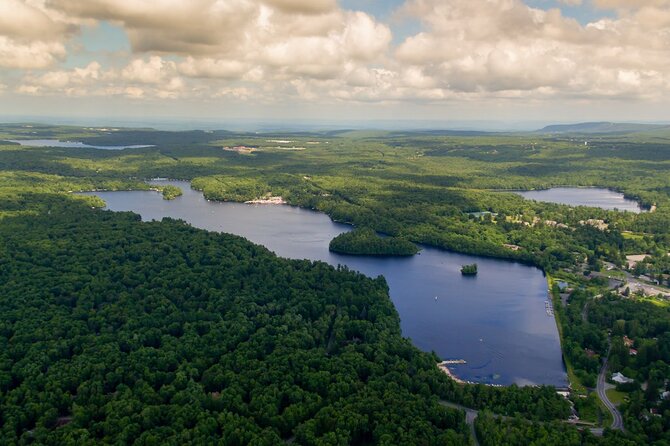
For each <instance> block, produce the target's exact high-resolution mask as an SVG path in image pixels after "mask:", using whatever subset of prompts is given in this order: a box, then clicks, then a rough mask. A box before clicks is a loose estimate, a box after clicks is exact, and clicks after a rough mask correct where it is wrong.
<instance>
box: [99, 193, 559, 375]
mask: <svg viewBox="0 0 670 446" xmlns="http://www.w3.org/2000/svg"><path fill="white" fill-rule="evenodd" d="M152 183H154V184H161V185H166V184H172V185H175V186H178V187H180V188H181V189H182V190H183V192H184V194H183V195H182V196H181V197H178V198H176V199H174V200H170V201H167V200H163V198H162V196H161V195H160V194H159V193H157V192H153V191H126V192H90V193H87V194H89V195H97V196H99V197H101V198H102V199H103V200H105V202H106V203H107V209H109V210H113V211H133V212H136V213H138V214H139V215H141V216H142V219H143V220H145V221H148V220H160V219H162V218H163V217H171V218H177V219H182V220H185V221H187V222H188V223H190V224H191V225H193V226H194V227H198V228H202V229H207V230H210V231H220V232H228V233H232V234H237V235H240V236H242V237H245V238H247V239H249V240H251V241H252V242H254V243H257V244H260V245H264V246H265V247H267V248H268V249H270V250H272V251H274V252H275V253H276V254H277V255H279V256H282V257H287V258H294V259H310V260H315V261H323V262H327V263H329V264H331V265H338V264H341V265H346V266H348V267H349V268H350V269H353V270H356V271H359V272H361V273H363V274H365V275H367V276H369V277H377V276H379V275H383V276H384V277H385V278H386V280H387V282H388V284H389V288H390V296H391V299H392V300H393V303H394V305H395V307H396V309H397V311H398V313H399V314H400V319H401V328H402V331H403V335H404V336H406V337H408V338H410V339H411V340H412V342H413V343H414V345H416V346H417V347H418V348H420V349H422V350H424V351H435V353H437V355H438V356H440V357H441V358H442V359H464V360H466V361H467V364H463V365H455V366H453V367H452V370H453V372H454V373H455V374H456V375H457V376H458V377H460V378H462V379H464V380H467V381H474V382H482V383H488V384H501V385H509V384H513V383H516V384H519V385H530V384H550V385H555V386H557V387H565V386H567V378H566V373H565V367H564V365H563V360H562V356H561V348H560V342H559V338H558V332H557V329H556V323H555V321H554V319H553V317H550V316H548V315H547V313H546V311H545V304H544V302H545V300H546V299H547V282H546V278H545V277H544V274H543V273H542V271H541V270H539V269H537V268H535V267H531V266H527V265H522V264H519V263H514V262H509V261H504V260H497V259H489V258H483V257H476V256H470V255H464V254H457V253H452V252H447V251H443V250H439V249H436V248H431V247H428V246H421V248H422V251H421V253H420V254H418V255H415V256H413V257H409V258H407V257H403V258H399V257H387V258H383V257H382V258H379V257H353V256H343V255H338V254H334V253H331V252H330V251H329V250H328V243H329V242H330V240H331V239H332V238H333V237H335V236H336V235H338V234H341V233H342V232H345V231H349V230H351V226H349V225H345V224H340V223H335V222H333V221H332V220H331V219H330V218H329V217H328V216H327V215H325V214H322V213H319V212H314V211H310V210H306V209H300V208H296V207H292V206H284V205H280V206H274V205H248V204H241V203H222V202H210V201H207V200H205V199H204V197H203V196H202V194H201V193H200V192H198V191H195V190H192V189H191V188H190V184H189V183H188V182H183V181H154V182H152ZM475 262H476V263H477V264H478V266H479V268H478V269H479V274H478V276H477V277H464V276H462V275H461V273H460V268H461V265H464V264H470V263H475Z"/></svg>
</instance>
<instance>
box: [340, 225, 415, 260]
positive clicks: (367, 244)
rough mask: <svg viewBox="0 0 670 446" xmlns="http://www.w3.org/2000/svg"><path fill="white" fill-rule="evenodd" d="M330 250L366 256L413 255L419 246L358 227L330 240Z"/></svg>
mask: <svg viewBox="0 0 670 446" xmlns="http://www.w3.org/2000/svg"><path fill="white" fill-rule="evenodd" d="M329 249H330V251H332V252H336V253H338V254H349V255H366V256H413V255H414V254H416V253H417V252H419V248H418V247H417V246H416V245H415V244H414V243H412V242H410V241H409V240H405V239H403V238H399V237H380V236H379V235H378V234H377V233H376V232H375V231H374V230H373V229H370V228H357V229H354V230H353V231H351V232H345V233H343V234H340V235H338V236H337V237H335V238H334V239H332V240H331V241H330V246H329Z"/></svg>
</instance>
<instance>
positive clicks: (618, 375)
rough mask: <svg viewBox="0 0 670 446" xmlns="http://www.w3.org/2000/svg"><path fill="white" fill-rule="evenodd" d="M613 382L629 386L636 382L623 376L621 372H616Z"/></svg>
mask: <svg viewBox="0 0 670 446" xmlns="http://www.w3.org/2000/svg"><path fill="white" fill-rule="evenodd" d="M612 381H614V382H615V383H617V384H627V383H632V382H633V381H634V380H633V379H630V378H626V377H625V376H623V374H622V373H621V372H616V373H615V374H614V375H612Z"/></svg>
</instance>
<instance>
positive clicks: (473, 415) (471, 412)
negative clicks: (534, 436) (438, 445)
mask: <svg viewBox="0 0 670 446" xmlns="http://www.w3.org/2000/svg"><path fill="white" fill-rule="evenodd" d="M440 404H442V405H443V406H445V407H449V408H451V409H458V410H462V411H463V412H465V422H466V423H467V424H468V426H470V434H471V435H472V439H473V442H474V445H475V446H479V440H478V439H477V432H475V420H476V419H477V416H478V415H479V411H478V410H475V409H471V408H469V407H465V406H461V405H460V404H455V403H450V402H448V401H444V400H441V401H440ZM615 410H616V409H615ZM492 415H493V417H494V418H499V419H502V420H510V417H507V416H505V415H498V414H492ZM528 422H529V423H531V422H532V421H531V420H528ZM565 422H566V423H567V422H568V421H565ZM539 423H544V422H543V421H539ZM575 427H576V428H577V429H588V430H589V431H590V432H591V433H592V434H593V435H596V436H599V437H602V435H603V429H602V428H601V427H580V426H576V425H575ZM622 428H623V424H622Z"/></svg>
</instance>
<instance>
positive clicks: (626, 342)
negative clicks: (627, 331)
mask: <svg viewBox="0 0 670 446" xmlns="http://www.w3.org/2000/svg"><path fill="white" fill-rule="evenodd" d="M634 343H635V341H633V340H632V339H631V338H629V337H628V336H626V335H624V336H623V345H625V346H626V347H632V346H633V344H634Z"/></svg>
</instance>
